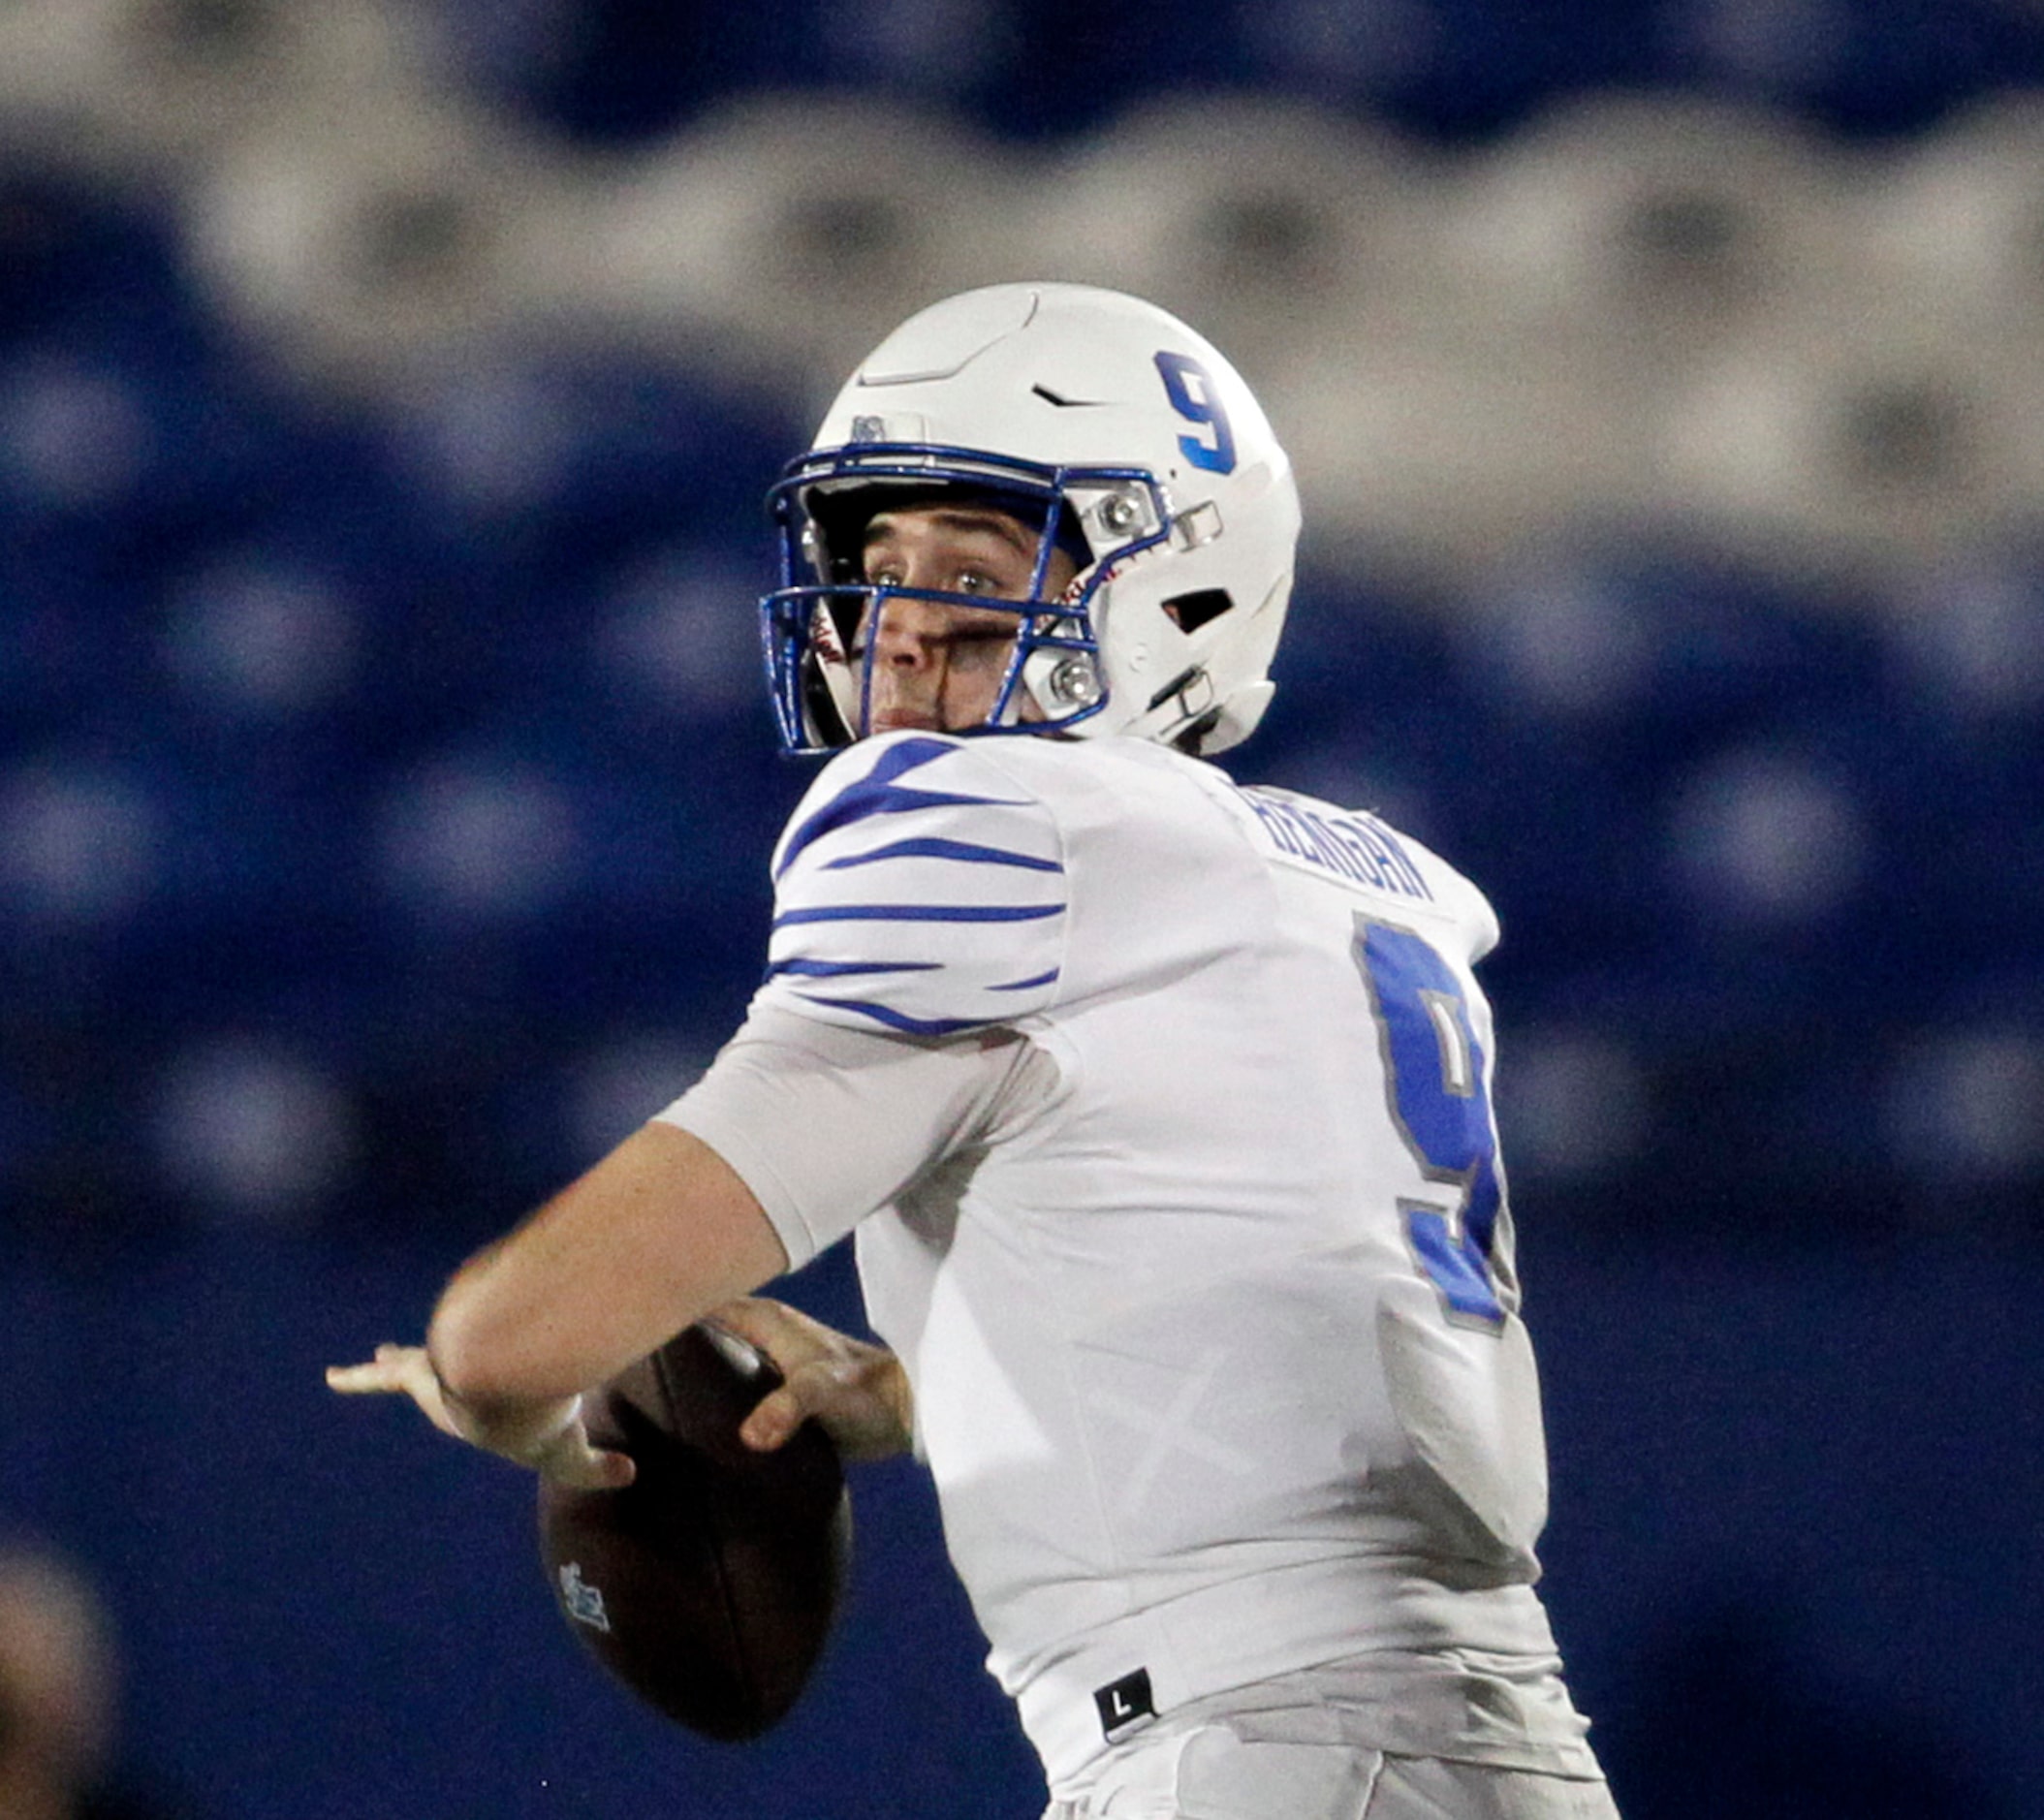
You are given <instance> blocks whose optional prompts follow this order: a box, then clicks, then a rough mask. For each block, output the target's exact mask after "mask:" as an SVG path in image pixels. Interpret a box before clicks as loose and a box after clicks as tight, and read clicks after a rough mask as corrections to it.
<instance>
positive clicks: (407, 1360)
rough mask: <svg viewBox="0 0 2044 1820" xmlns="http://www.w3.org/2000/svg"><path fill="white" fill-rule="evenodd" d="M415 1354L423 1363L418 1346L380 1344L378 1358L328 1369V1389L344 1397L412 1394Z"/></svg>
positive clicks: (422, 1353) (423, 1356)
mask: <svg viewBox="0 0 2044 1820" xmlns="http://www.w3.org/2000/svg"><path fill="white" fill-rule="evenodd" d="M413 1354H417V1356H419V1360H421V1362H424V1358H425V1354H424V1350H421V1348H417V1345H389V1343H384V1345H378V1348H376V1356H374V1358H370V1360H363V1362H362V1364H352V1366H327V1389H331V1391H339V1393H341V1395H343V1396H362V1395H374V1393H391V1391H411V1387H413V1380H415V1378H417V1370H415V1368H413Z"/></svg>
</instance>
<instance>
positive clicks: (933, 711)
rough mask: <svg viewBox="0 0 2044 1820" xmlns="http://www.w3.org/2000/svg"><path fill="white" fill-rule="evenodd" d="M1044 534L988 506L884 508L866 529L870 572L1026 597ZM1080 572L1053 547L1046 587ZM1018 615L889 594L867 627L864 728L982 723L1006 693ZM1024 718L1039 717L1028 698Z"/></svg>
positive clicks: (895, 580)
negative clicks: (875, 621) (1004, 678)
mask: <svg viewBox="0 0 2044 1820" xmlns="http://www.w3.org/2000/svg"><path fill="white" fill-rule="evenodd" d="M1037 544H1038V533H1037V532H1036V531H1035V530H1033V529H1031V528H1030V527H1029V526H1028V525H1026V524H1024V523H1023V522H1022V520H1021V519H1020V518H1014V517H1012V516H1011V515H1010V514H1008V513H1005V512H1000V511H996V510H995V509H993V508H992V507H988V506H941V505H940V506H911V507H905V508H903V509H902V510H900V511H898V512H883V513H881V514H879V515H878V516H877V517H876V518H874V519H873V520H872V522H871V523H870V524H868V525H867V526H866V532H865V579H866V581H869V582H880V583H886V584H888V585H891V586H894V587H915V588H935V589H939V590H941V591H943V592H945V593H948V594H978V595H984V596H985V597H986V598H987V599H988V600H1007V601H1024V600H1027V599H1029V597H1030V596H1029V581H1030V579H1031V577H1032V576H1033V574H1034V573H1035V569H1036V550H1037ZM1077 573H1078V568H1077V565H1076V564H1075V563H1074V562H1073V561H1072V559H1071V557H1070V556H1068V555H1067V554H1066V553H1065V552H1064V551H1063V550H1061V549H1060V550H1053V551H1052V553H1051V561H1050V567H1049V569H1048V571H1047V572H1046V574H1045V576H1044V587H1043V594H1044V597H1045V598H1047V599H1054V598H1055V597H1056V596H1057V595H1058V594H1059V593H1061V592H1062V591H1063V590H1064V587H1065V584H1066V583H1067V582H1068V581H1071V579H1072V577H1073V576H1074V575H1075V574H1077ZM1019 628H1020V621H1019V619H1018V618H1017V615H1016V614H1014V613H1013V612H1003V611H1001V610H999V609H997V608H990V609H989V610H988V611H986V612H979V611H977V610H976V609H973V608H970V607H954V606H951V605H948V604H946V603H944V602H941V601H927V600H889V601H887V602H886V603H884V605H883V606H882V608H881V612H880V616H879V624H878V625H877V626H872V625H867V626H863V627H861V629H860V640H859V642H860V643H861V644H862V645H866V644H869V645H870V646H871V651H872V659H871V661H872V681H871V684H870V691H869V696H868V703H869V713H868V716H867V731H868V732H871V733H893V732H895V731H896V730H897V729H900V728H903V727H913V728H917V729H920V730H922V731H924V732H931V733H957V732H959V731H961V730H962V729H964V728H967V727H977V726H979V725H981V724H982V723H983V722H984V721H985V720H986V719H987V717H988V716H989V715H990V714H991V713H992V711H993V707H994V704H995V703H996V702H997V701H998V700H999V698H1000V687H1001V678H1002V676H1004V675H1006V674H1007V669H1008V659H1009V658H1010V656H1012V655H1013V653H1014V650H1015V635H1016V633H1017V631H1018V630H1019ZM1022 717H1023V718H1024V719H1038V718H1041V716H1040V714H1039V713H1038V712H1037V711H1036V710H1035V708H1034V706H1033V705H1030V704H1025V705H1024V706H1023V710H1022Z"/></svg>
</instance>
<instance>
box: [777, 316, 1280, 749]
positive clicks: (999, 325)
mask: <svg viewBox="0 0 2044 1820" xmlns="http://www.w3.org/2000/svg"><path fill="white" fill-rule="evenodd" d="M954 490H958V491H963V492H965V493H968V494H970V495H971V496H973V497H975V498H979V499H983V500H988V501H991V502H992V503H994V504H997V505H999V506H1002V507H1004V508H1005V509H1007V510H1009V511H1012V512H1014V513H1016V515H1017V516H1018V517H1021V518H1023V519H1024V520H1025V521H1026V522H1028V523H1030V524H1032V525H1038V524H1040V526H1041V542H1040V545H1039V548H1038V551H1037V557H1036V571H1035V577H1036V579H1035V585H1034V586H1033V587H1032V589H1031V592H1032V593H1038V594H1040V592H1041V590H1042V585H1043V578H1044V577H1045V575H1046V574H1047V573H1048V571H1049V566H1050V559H1051V554H1052V551H1053V549H1057V548H1059V547H1062V548H1063V549H1065V550H1067V551H1068V552H1069V553H1070V554H1071V555H1072V556H1073V558H1074V559H1075V560H1077V561H1078V563H1079V574H1078V576H1077V577H1076V579H1075V580H1074V581H1072V582H1071V584H1070V585H1069V586H1068V587H1067V588H1066V589H1065V590H1064V591H1063V593H1062V594H1061V595H1060V596H1059V597H1058V598H1057V599H1055V600H1054V601H1044V600H1041V599H1038V600H1033V601H1018V602H1015V603H1014V604H1013V607H1014V611H1015V612H1016V614H1017V616H1018V622H1019V624H1018V635H1017V638H1016V643H1015V650H1014V653H1013V655H1012V656H1011V657H1010V659H1009V662H1008V667H1007V673H1006V675H1005V676H1004V678H1003V680H1002V684H1001V688H1000V693H999V698H998V700H997V702H996V704H995V706H994V707H993V709H992V711H991V713H990V714H989V716H988V719H987V722H986V724H985V726H984V727H981V728H973V729H967V730H964V731H971V732H1004V733H1032V734H1040V733H1053V734H1063V735H1104V734H1127V735H1132V736H1135V737H1140V738H1148V739H1156V740H1160V741H1163V742H1165V743H1168V744H1171V745H1175V746H1178V747H1179V748H1180V749H1181V750H1184V751H1189V752H1201V753H1207V752H1218V751H1223V750H1225V749H1226V748H1227V747H1229V746H1231V745H1234V744H1235V743H1236V742H1237V741H1238V740H1240V739H1242V738H1244V737H1247V735H1248V734H1249V733H1250V732H1251V731H1252V730H1253V729H1254V728H1255V726H1256V723H1257V721H1258V720H1259V719H1261V718H1262V716H1263V711H1264V708H1265V707H1266V706H1268V704H1269V702H1270V699H1271V694H1272V686H1273V685H1272V683H1271V681H1270V679H1269V676H1268V674H1267V673H1268V671H1269V668H1270V663H1271V658H1272V655H1273V653H1274V650H1275V649H1276V645H1277V635H1278V632H1279V630H1280V629H1281V628H1282V626H1283V624H1284V612H1285V604H1286V601H1287V600H1288V599H1289V597H1290V594H1291V588H1292V564H1293V550H1294V547H1295V545H1296V544H1297V541H1298V536H1299V495H1298V491H1297V488H1296V487H1295V486H1294V485H1293V482H1292V470H1291V463H1290V462H1289V461H1288V460H1287V459H1286V458H1285V454H1284V451H1283V450H1282V449H1280V448H1279V447H1278V446H1277V442H1276V439H1275V438H1274V436H1273V435H1272V433H1271V426H1270V424H1269V423H1268V422H1267V421H1266V419H1265V417H1264V414H1263V411H1262V409H1261V408H1260V407H1259V406H1258V404H1257V402H1256V400H1255V398H1254V397H1253V396H1252V395H1251V394H1250V392H1249V389H1248V387H1247V386H1245V385H1244V384H1243V383H1242V378H1241V376H1240V375H1239V374H1238V373H1237V372H1236V371H1235V369H1234V367H1232V366H1231V365H1229V364H1228V362H1227V361H1225V360H1224V359H1223V358H1222V357H1221V356H1220V355H1219V354H1218V353H1217V352H1215V350H1214V349H1213V348H1212V347H1211V345H1209V343H1207V342H1206V341H1205V340H1203V339H1202V338H1201V337H1200V336H1199V335H1197V334H1195V333H1194V332H1193V331H1192V330H1191V329H1188V328H1186V327H1185V325H1184V324H1183V323H1181V322H1179V321H1178V320H1177V319H1176V318H1175V317H1172V316H1170V315H1168V314H1166V313H1165V312H1164V311H1163V310H1160V309H1158V308H1157V307H1156V306H1155V305H1153V304H1150V303H1146V302H1143V301H1142V300H1141V299H1139V298H1132V297H1124V296H1122V295H1120V294H1119V293H1117V292H1113V291H1102V290H1096V289H1093V288H1092V287H1090V286H1086V285H1075V284H1004V285H993V286H990V287H989V288H987V289H985V290H980V291H968V292H965V293H963V294H962V295H960V296H958V297H953V298H946V299H945V300H944V301H943V302H941V303H937V304H933V305H932V306H931V307H929V308H928V309H926V310H924V311H922V312H920V313H919V314H918V315H915V316H913V317H911V318H910V319H909V320H908V321H907V322H906V323H904V324H903V325H902V326H901V327H900V328H899V329H896V330H895V332H894V333H893V334H892V335H890V336H889V337H888V338H887V339H886V340H885V341H883V342H882V343H881V344H880V346H879V348H878V349H876V350H875V351H874V352H873V354H872V355H870V356H869V357H868V358H867V359H866V361H865V363H864V364H863V365H862V366H861V367H860V369H859V370H858V372H857V373H855V374H854V375H853V377H852V379H851V381H850V383H848V384H847V385H846V386H845V388H844V390H843V391H842V392H839V393H838V395H837V398H836V401H835V402H834V403H833V405H832V406H831V409H830V412H829V414H828V415H827V416H826V417H825V418H824V421H823V424H822V426H821V427H820V428H819V429H818V431H817V434H816V441H815V446H814V447H813V448H811V449H810V451H809V452H808V454H806V455H802V456H801V457H800V458H799V459H797V460H796V461H794V462H791V463H790V464H789V466H788V468H787V470H786V472H785V473H784V475H783V476H782V478H781V480H780V482H779V484H778V485H777V486H775V487H774V488H773V491H772V493H771V495H770V500H771V504H772V509H773V515H774V519H775V522H776V524H777V525H778V527H779V531H780V538H781V576H780V581H781V584H780V586H779V587H778V588H777V589H776V590H775V591H774V592H773V593H771V594H770V595H768V596H767V598H766V599H765V600H764V601H763V602H762V603H761V608H762V613H763V616H764V622H765V633H766V641H767V658H768V669H769V674H770V683H771V687H772V691H773V706H774V713H775V716H776V718H777V720H778V722H779V725H780V732H781V737H782V739H783V741H784V742H785V743H786V744H787V745H788V746H789V747H790V748H791V749H792V750H796V751H823V750H828V749H830V748H833V747H835V746H841V745H846V744H849V743H850V742H851V741H853V740H855V739H858V738H860V737H864V735H865V732H866V731H867V716H866V702H867V699H868V670H867V666H868V663H869V661H870V660H869V658H862V657H860V656H859V655H858V654H857V645H858V642H859V641H858V636H857V635H858V631H859V628H860V626H861V624H862V623H865V622H868V621H870V622H872V623H877V620H878V614H879V612H880V610H881V608H882V606H883V605H884V603H885V601H886V599H887V598H889V597H893V596H904V595H905V596H909V597H911V598H915V599H925V600H934V601H938V602H942V603H947V604H954V603H955V604H957V605H959V606H962V607H967V608H972V609H976V610H980V611H984V610H986V609H987V608H989V607H992V606H1006V605H1008V603H1004V602H996V601H991V600H989V599H988V598H987V597H986V596H985V595H980V594H975V595H964V594H944V593H935V592H932V591H930V590H927V589H906V588H898V587H892V586H877V585H868V584H867V583H866V582H865V574H864V568H863V557H862V543H863V538H864V532H865V523H866V520H867V519H869V518H871V517H872V516H873V515H874V514H875V513H876V512H878V511H880V510H882V509H883V507H884V506H885V505H886V504H887V503H888V502H889V500H890V499H896V500H898V499H899V498H900V497H901V496H902V495H903V494H907V495H909V496H911V497H921V496H926V495H930V494H938V493H943V494H948V493H951V492H952V491H954Z"/></svg>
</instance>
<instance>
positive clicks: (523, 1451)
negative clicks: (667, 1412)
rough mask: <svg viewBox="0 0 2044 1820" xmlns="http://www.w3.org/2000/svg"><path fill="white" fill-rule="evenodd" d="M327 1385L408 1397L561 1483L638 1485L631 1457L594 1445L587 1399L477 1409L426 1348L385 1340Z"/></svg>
mask: <svg viewBox="0 0 2044 1820" xmlns="http://www.w3.org/2000/svg"><path fill="white" fill-rule="evenodd" d="M327 1385H328V1388H329V1389H330V1390H335V1391H338V1392H340V1394H341V1395H342V1396H409V1397H410V1398H411V1399H412V1401H413V1402H415V1403H417V1404H418V1405H419V1407H420V1409H421V1410H423V1411H424V1412H425V1418H426V1420H427V1421H428V1422H430V1423H431V1424H432V1425H433V1427H434V1428H438V1429H439V1430H440V1432H441V1433H442V1434H451V1435H453V1436H454V1437H455V1439H456V1440H457V1441H466V1442H468V1444H469V1445H470V1446H472V1447H480V1448H483V1449H485V1450H486V1451H487V1452H488V1453H492V1454H500V1455H502V1456H503V1457H504V1458H505V1459H510V1460H515V1461H517V1462H518V1464H519V1465H520V1466H529V1467H531V1469H532V1470H533V1471H534V1472H537V1473H538V1474H539V1475H540V1476H541V1477H542V1478H545V1479H550V1480H552V1481H553V1482H554V1483H555V1484H556V1485H564V1486H573V1487H576V1488H579V1489H582V1490H585V1491H615V1490H617V1489H618V1488H619V1487H621V1486H627V1485H630V1484H631V1482H632V1476H633V1472H634V1470H635V1469H634V1467H633V1465H632V1461H631V1459H630V1458H629V1456H627V1455H624V1454H617V1453H612V1452H610V1451H609V1450H608V1449H605V1448H599V1447H592V1446H591V1445H590V1444H589V1431H588V1429H587V1428H584V1427H583V1426H582V1398H581V1397H580V1396H570V1397H566V1398H564V1399H562V1400H560V1401H558V1402H546V1403H541V1404H536V1405H535V1404H529V1403H528V1404H521V1405H519V1406H517V1407H515V1408H514V1407H508V1406H507V1407H501V1408H493V1409H488V1410H483V1409H477V1408H475V1407H473V1406H471V1405H470V1404H467V1403H464V1402H461V1401H459V1400H457V1399H456V1398H455V1397H453V1396H449V1395H448V1392H447V1387H446V1386H445V1385H444V1384H442V1383H441V1382H440V1377H439V1374H438V1373H437V1372H436V1371H434V1369H433V1362H432V1361H431V1360H430V1359H429V1358H427V1357H426V1351H425V1347H424V1346H393V1345H382V1346H379V1347H377V1349H376V1356H375V1357H374V1358H373V1359H371V1360H369V1361H368V1362H367V1363H366V1364H364V1365H329V1366H328V1367H327Z"/></svg>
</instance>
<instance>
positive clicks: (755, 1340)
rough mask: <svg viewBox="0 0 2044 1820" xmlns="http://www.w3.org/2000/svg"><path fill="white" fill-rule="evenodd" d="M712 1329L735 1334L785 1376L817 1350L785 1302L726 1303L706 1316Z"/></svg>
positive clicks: (752, 1299) (751, 1299)
mask: <svg viewBox="0 0 2044 1820" xmlns="http://www.w3.org/2000/svg"><path fill="white" fill-rule="evenodd" d="M706 1318H707V1319H708V1323H709V1325H710V1326H712V1327H721V1328H723V1329H725V1330H726V1332H728V1333H732V1334H737V1335H738V1336H739V1338H740V1339H742V1340H744V1341H745V1342H746V1343H747V1344H748V1345H752V1346H757V1347H758V1348H759V1350H760V1351H761V1352H763V1353H765V1354H766V1355H767V1357H768V1358H770V1359H771V1360H772V1361H773V1363H774V1364H775V1365H778V1366H779V1367H780V1368H781V1371H782V1373H783V1374H784V1375H785V1374H786V1373H787V1372H789V1371H791V1370H792V1369H793V1368H794V1367H795V1366H796V1365H800V1364H801V1363H802V1361H803V1360H804V1359H806V1358H808V1357H809V1356H810V1355H811V1354H812V1353H814V1352H815V1351H816V1350H817V1342H816V1339H815V1338H814V1336H813V1335H812V1334H808V1333H807V1332H806V1331H805V1328H804V1324H803V1322H802V1319H801V1317H800V1316H798V1315H797V1314H796V1312H795V1310H794V1309H792V1308H790V1307H788V1306H787V1305H786V1303H784V1302H775V1301H773V1300H771V1299H770V1297H767V1296H745V1297H742V1298H740V1299H739V1301H737V1302H726V1303H725V1304H724V1305H723V1306H722V1307H721V1308H716V1309H713V1310H711V1312H710V1313H709V1314H708V1316H707V1317H706Z"/></svg>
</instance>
